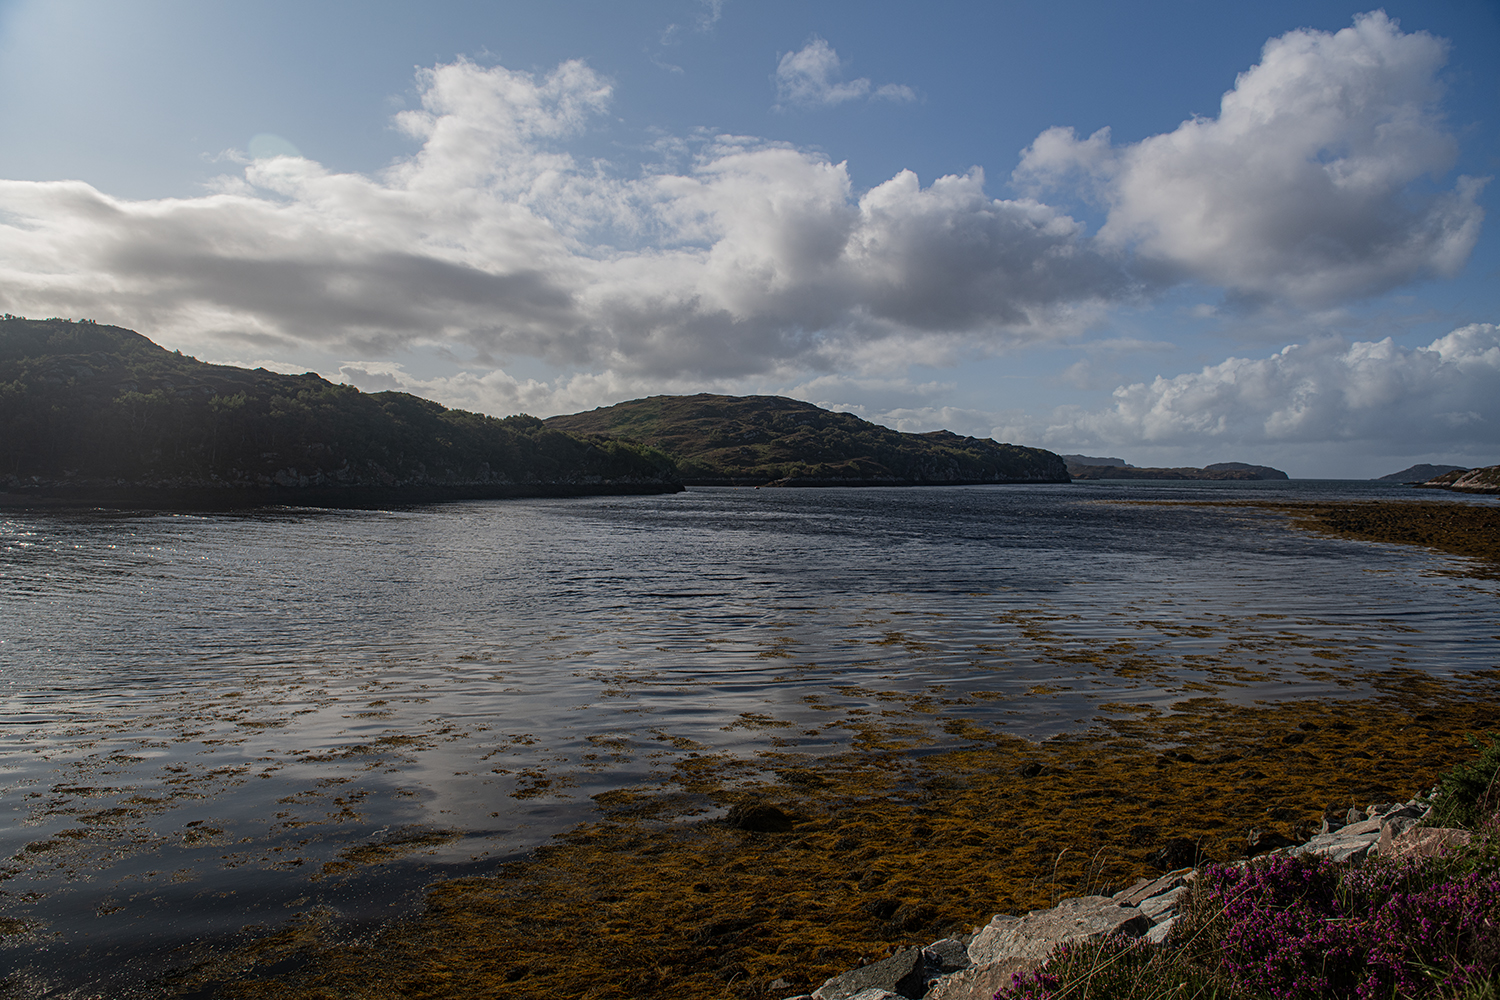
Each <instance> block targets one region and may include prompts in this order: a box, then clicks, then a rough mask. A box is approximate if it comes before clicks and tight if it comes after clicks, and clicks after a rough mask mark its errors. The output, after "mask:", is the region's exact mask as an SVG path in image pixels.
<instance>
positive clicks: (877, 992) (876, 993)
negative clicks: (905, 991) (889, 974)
mask: <svg viewBox="0 0 1500 1000" xmlns="http://www.w3.org/2000/svg"><path fill="white" fill-rule="evenodd" d="M849 1000H909V998H904V997H903V995H902V994H900V993H892V992H891V991H890V990H883V989H881V988H880V987H878V986H875V987H872V988H870V989H868V990H863V991H861V992H859V993H856V994H854V996H852V997H850V998H849Z"/></svg>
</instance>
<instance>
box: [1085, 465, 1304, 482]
mask: <svg viewBox="0 0 1500 1000" xmlns="http://www.w3.org/2000/svg"><path fill="white" fill-rule="evenodd" d="M1068 472H1069V474H1070V475H1072V477H1073V478H1074V479H1210V480H1229V479H1232V480H1253V479H1286V478H1287V474H1286V473H1285V472H1282V471H1281V470H1280V469H1273V468H1271V467H1270V466H1268V465H1247V464H1246V463H1244V462H1216V463H1214V464H1213V465H1206V466H1204V467H1203V468H1201V469H1195V468H1187V467H1184V468H1180V469H1155V468H1145V469H1138V468H1136V467H1135V466H1133V465H1092V464H1086V465H1081V464H1077V463H1075V462H1069V463H1068Z"/></svg>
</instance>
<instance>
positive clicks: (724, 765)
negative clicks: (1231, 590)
mask: <svg viewBox="0 0 1500 1000" xmlns="http://www.w3.org/2000/svg"><path fill="white" fill-rule="evenodd" d="M1368 680H1369V682H1370V683H1371V684H1373V685H1374V686H1375V687H1376V688H1377V690H1378V692H1379V693H1378V694H1377V695H1376V696H1375V697H1373V698H1369V699H1363V700H1357V701H1342V702H1332V703H1327V704H1313V703H1297V704H1291V705H1281V706H1277V705H1254V706H1248V707H1236V706H1232V705H1230V704H1227V703H1225V702H1223V701H1220V700H1218V699H1212V698H1203V699H1188V700H1186V701H1184V702H1181V703H1179V704H1177V705H1175V706H1174V709H1175V711H1174V712H1172V713H1170V714H1160V715H1158V714H1156V713H1151V712H1143V713H1141V714H1140V715H1139V716H1138V717H1136V718H1134V719H1127V720H1114V721H1112V722H1109V723H1104V724H1100V725H1098V726H1096V727H1095V729H1094V730H1092V731H1091V732H1088V733H1085V734H1078V735H1075V736H1069V737H1063V738H1056V739H1052V740H1047V741H1045V742H1043V743H1040V744H1033V743H1030V742H1027V741H1025V740H1022V739H1018V738H1016V737H1012V736H1008V735H1005V734H1003V733H998V732H994V731H991V730H986V729H983V728H980V727H972V728H965V726H964V724H963V723H961V722H958V723H952V724H950V726H949V729H950V735H954V736H958V737H961V743H960V745H958V746H956V747H950V748H947V749H943V750H941V751H939V752H932V753H924V752H922V743H923V742H924V741H923V740H922V739H921V738H920V736H917V735H915V734H914V733H912V732H910V731H906V730H905V728H904V727H903V726H902V725H900V724H899V723H898V724H894V725H891V724H884V723H882V722H881V721H872V722H871V723H870V724H869V726H868V727H867V729H866V730H865V731H864V732H861V733H859V734H858V736H857V739H856V741H855V745H854V746H853V747H851V748H850V749H849V750H848V751H846V752H844V753H841V754H835V755H831V756H828V757H823V758H808V757H806V756H801V755H793V754H785V755H778V754H775V753H771V754H768V755H766V756H764V757H763V758H762V759H759V760H755V761H747V760H740V759H736V758H732V757H728V756H718V755H707V754H706V755H703V756H700V757H697V758H689V759H688V761H686V762H684V763H683V764H681V765H680V766H679V767H678V769H677V773H676V775H675V778H674V780H673V781H672V782H671V783H670V784H669V785H666V786H662V787H655V788H642V789H637V790H633V791H632V790H622V791H619V792H615V793H610V794H607V795H603V796H600V797H599V801H598V805H599V807H600V816H599V818H598V819H597V820H595V821H593V822H590V823H586V824H583V825H581V826H579V827H578V828H576V829H575V830H573V831H572V832H571V833H569V834H567V835H565V836H563V837H561V838H559V839H558V840H557V841H555V842H554V843H553V844H551V845H549V846H547V847H544V848H542V849H540V850H538V851H537V852H536V853H535V854H534V855H533V856H532V857H531V858H529V859H527V860H525V861H523V862H519V863H514V864H510V865H506V866H504V867H502V868H500V869H499V870H498V871H497V872H496V873H495V874H494V875H491V876H485V877H475V878H461V879H455V880H451V881H445V882H439V883H437V884H435V885H433V886H432V887H431V888H430V890H429V893H428V897H427V903H426V906H425V908H424V910H423V912H422V913H420V914H418V915H417V916H415V917H412V918H410V919H407V920H403V921H399V922H397V923H394V924H391V925H389V926H387V927H385V928H384V929H382V930H381V931H379V932H378V933H377V934H374V935H373V936H364V937H348V936H345V935H344V934H343V933H341V932H340V929H339V928H338V927H337V926H334V925H331V924H325V923H321V922H320V921H319V920H318V918H317V917H316V916H309V917H307V918H305V919H303V920H301V921H299V922H297V923H295V924H294V925H292V926H291V927H288V928H287V929H285V930H283V931H282V932H280V933H278V934H275V935H273V936H270V937H267V938H264V939H262V940H260V941H258V942H256V943H255V944H253V945H251V946H248V947H246V948H244V949H242V950H240V951H239V952H237V953H236V954H234V955H231V956H227V957H224V958H222V959H220V960H217V961H214V962H209V963H205V964H203V965H202V966H200V967H198V968H196V969H194V970H192V971H191V972H190V973H187V974H184V975H182V976H180V977H178V978H177V979H176V980H175V981H174V982H173V983H172V984H171V986H172V987H173V989H175V990H177V991H180V992H181V993H182V994H184V995H186V994H189V993H194V992H196V991H199V990H203V989H205V988H211V987H217V993H216V995H219V996H227V997H262V996H286V997H335V996H337V997H386V996H397V995H402V996H426V997H449V996H451V997H464V996H478V995H505V996H509V997H538V998H541V997H547V998H552V997H557V998H561V997H598V998H614V997H619V998H626V997H637V998H640V997H674V998H676V997H686V998H691V997H704V998H708V997H723V996H734V997H755V998H760V997H772V996H785V995H790V994H792V993H796V992H799V991H800V990H802V989H810V988H812V987H815V986H816V985H817V984H818V983H821V982H822V981H823V979H824V978H826V977H828V976H831V975H834V974H837V973H839V972H841V971H843V970H845V969H848V968H851V967H853V966H856V965H858V964H860V963H861V962H865V961H872V960H877V959H880V958H883V957H884V956H885V955H887V954H889V953H890V952H891V950H892V949H894V948H898V947H901V946H905V945H912V944H921V943H923V942H925V941H929V940H932V939H934V938H937V937H941V936H943V935H945V934H949V933H963V932H965V931H968V930H971V929H972V928H973V927H975V926H977V925H980V924H983V923H984V922H985V921H987V920H988V919H989V917H990V915H991V914H993V913H995V912H997V911H1011V912H1024V911H1025V910H1028V909H1034V908H1038V907H1043V906H1048V905H1051V904H1052V903H1053V902H1055V901H1056V900H1057V899H1059V898H1061V897H1063V896H1068V895H1080V894H1086V893H1089V892H1102V891H1104V890H1106V889H1110V890H1112V889H1117V888H1120V887H1123V886H1125V885H1128V884H1130V882H1131V881H1133V880H1135V879H1136V878H1139V877H1142V876H1149V875H1153V874H1155V873H1158V872H1159V871H1160V870H1162V868H1163V867H1164V866H1174V865H1175V862H1176V860H1177V859H1175V858H1172V857H1167V856H1164V855H1163V853H1162V852H1163V848H1164V847H1167V846H1168V845H1170V844H1171V843H1172V842H1173V841H1176V840H1181V839H1187V840H1191V841H1193V842H1194V843H1196V844H1197V845H1199V850H1200V851H1201V854H1202V856H1203V857H1205V858H1208V859H1213V860H1232V859H1235V858H1238V857H1242V856H1244V853H1245V848H1246V834H1247V832H1248V831H1249V829H1251V828H1258V829H1259V830H1261V831H1262V835H1264V834H1265V833H1267V832H1273V831H1274V832H1278V833H1281V834H1283V835H1284V836H1289V837H1292V838H1293V839H1300V838H1301V837H1303V836H1305V835H1306V834H1307V833H1308V832H1310V831H1312V830H1315V829H1316V827H1317V824H1318V823H1319V822H1320V820H1321V817H1322V814H1323V811H1324V810H1325V809H1329V808H1332V809H1347V808H1348V807H1349V806H1350V805H1353V804H1363V803H1365V802H1367V801H1374V800H1389V799H1394V798H1404V797H1405V796H1407V795H1409V794H1412V793H1413V792H1415V791H1417V790H1419V789H1421V788H1425V787H1428V786H1430V785H1431V784H1432V782H1433V781H1434V780H1435V778H1436V777H1437V775H1438V774H1439V772H1441V771H1442V770H1443V769H1445V768H1447V767H1449V766H1451V765H1453V764H1455V763H1457V762H1458V761H1460V760H1463V759H1464V758H1465V757H1466V756H1467V755H1469V754H1470V753H1471V750H1470V748H1469V746H1468V744H1467V742H1466V740H1465V737H1466V735H1467V734H1470V733H1475V732H1482V731H1486V730H1488V729H1492V728H1494V727H1495V726H1496V723H1497V720H1500V670H1495V671H1490V672H1489V673H1487V674H1486V675H1484V676H1480V677H1474V678H1471V679H1470V681H1469V682H1467V683H1465V684H1461V685H1460V684H1448V683H1439V682H1436V681H1434V680H1432V679H1431V678H1428V677H1425V676H1421V675H1418V674H1416V673H1415V672H1410V671H1402V670H1391V671H1388V672H1385V673H1383V674H1381V675H1378V676H1374V677H1370V678H1368ZM698 796H707V797H708V798H709V799H710V800H712V801H713V802H714V803H716V804H717V805H719V806H720V807H722V808H723V809H725V810H730V809H732V807H735V806H739V807H740V808H739V809H738V810H737V811H734V812H731V813H728V814H727V815H725V816H723V817H720V818H716V819H715V818H703V817H702V816H694V815H692V814H691V813H692V811H693V809H692V805H691V803H692V802H694V801H695V800H696V798H697V797H698ZM757 807H761V808H757ZM753 815H760V816H762V817H772V818H771V819H769V820H767V821H763V822H756V821H749V822H745V821H739V822H736V821H735V820H736V819H738V818H740V817H745V816H753ZM777 815H781V816H784V817H785V818H786V821H785V822H779V821H777V820H775V819H774V817H775V816H777ZM773 983H775V984H777V985H776V986H774V987H773V986H772V984H773Z"/></svg>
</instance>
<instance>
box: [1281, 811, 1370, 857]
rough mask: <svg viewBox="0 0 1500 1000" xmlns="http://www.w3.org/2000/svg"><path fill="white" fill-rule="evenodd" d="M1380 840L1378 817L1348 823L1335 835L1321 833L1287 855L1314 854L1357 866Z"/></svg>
mask: <svg viewBox="0 0 1500 1000" xmlns="http://www.w3.org/2000/svg"><path fill="white" fill-rule="evenodd" d="M1379 839H1380V817H1378V816H1376V817H1374V818H1372V819H1362V820H1360V821H1359V822H1357V823H1350V824H1349V825H1348V826H1346V827H1344V828H1343V829H1342V830H1339V831H1337V832H1335V833H1322V834H1319V835H1318V836H1316V837H1314V838H1312V839H1311V840H1309V841H1308V842H1307V843H1305V844H1302V845H1301V846H1299V847H1294V848H1292V849H1291V850H1290V851H1288V852H1287V853H1288V854H1316V855H1318V856H1320V857H1325V858H1328V859H1330V860H1333V861H1347V862H1350V863H1352V864H1358V863H1360V862H1361V861H1363V860H1364V859H1365V858H1366V857H1367V856H1368V855H1369V853H1370V851H1371V850H1372V849H1373V848H1374V847H1375V843H1376V841H1378V840H1379Z"/></svg>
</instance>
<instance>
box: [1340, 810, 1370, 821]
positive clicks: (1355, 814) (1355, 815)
mask: <svg viewBox="0 0 1500 1000" xmlns="http://www.w3.org/2000/svg"><path fill="white" fill-rule="evenodd" d="M1365 818H1366V817H1365V814H1364V813H1362V812H1360V811H1359V810H1358V809H1356V808H1355V807H1354V806H1350V807H1349V813H1348V815H1347V816H1345V817H1344V822H1345V824H1348V823H1358V822H1359V821H1360V820H1362V819H1365Z"/></svg>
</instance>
